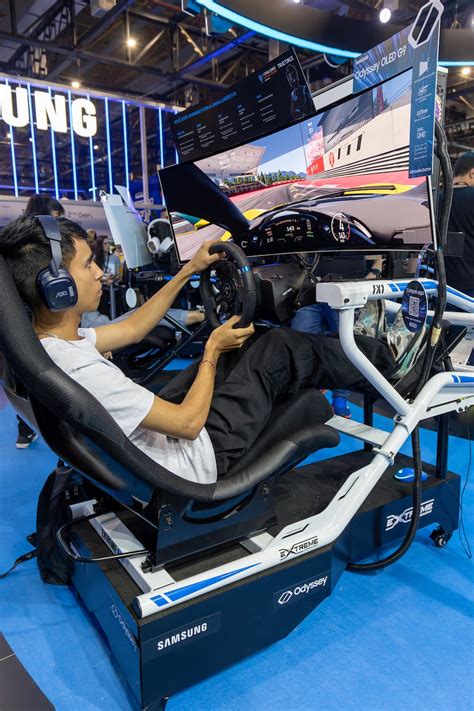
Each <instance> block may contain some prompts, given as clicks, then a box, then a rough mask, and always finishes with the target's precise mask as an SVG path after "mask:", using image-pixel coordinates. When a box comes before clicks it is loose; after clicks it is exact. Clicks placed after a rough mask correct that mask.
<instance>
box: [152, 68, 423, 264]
mask: <svg viewBox="0 0 474 711" xmlns="http://www.w3.org/2000/svg"><path fill="white" fill-rule="evenodd" d="M410 100H411V70H409V71H407V72H404V73H403V74H401V75H399V76H397V77H395V78H393V79H390V80H389V81H386V82H384V83H383V84H380V85H378V86H376V87H374V88H372V89H369V90H367V91H364V92H362V93H360V94H357V95H355V96H354V95H351V96H350V97H348V98H346V99H344V100H343V101H341V102H339V103H337V104H335V105H332V106H331V107H329V108H327V109H324V110H322V111H320V112H319V113H317V114H316V115H315V116H314V117H313V118H311V119H308V120H305V121H302V122H301V123H299V124H297V125H293V126H290V127H288V128H285V129H283V130H280V131H277V132H275V133H272V134H270V135H267V136H265V137H263V138H259V139H256V140H253V141H251V142H249V143H246V144H244V145H240V146H238V147H236V148H234V149H232V150H229V151H226V152H224V153H219V154H217V155H213V156H211V157H209V158H205V159H203V160H200V161H198V162H195V163H182V164H179V165H176V166H172V167H170V168H165V169H164V170H162V171H160V180H161V184H162V189H163V197H164V200H165V202H166V206H167V209H168V212H169V214H170V218H171V224H172V229H173V234H174V239H175V244H176V248H177V252H178V258H179V260H180V262H185V261H187V260H189V259H190V258H191V257H192V256H193V254H194V253H195V251H196V250H197V249H198V247H199V246H200V244H201V243H202V242H204V241H205V240H209V239H218V238H220V239H224V240H227V239H233V240H234V241H235V242H236V243H237V244H239V245H240V246H241V247H242V249H243V250H244V251H245V253H246V254H247V255H248V256H265V255H273V254H288V253H294V252H325V251H326V252H327V251H331V252H334V251H341V250H344V251H346V250H347V251H354V250H357V251H364V252H380V251H386V250H396V251H400V250H410V251H419V250H420V249H421V248H422V246H423V245H425V244H428V243H431V242H433V241H434V231H433V219H432V207H431V195H430V190H429V185H428V181H427V179H426V178H415V179H413V178H409V176H408V151H409V140H410Z"/></svg>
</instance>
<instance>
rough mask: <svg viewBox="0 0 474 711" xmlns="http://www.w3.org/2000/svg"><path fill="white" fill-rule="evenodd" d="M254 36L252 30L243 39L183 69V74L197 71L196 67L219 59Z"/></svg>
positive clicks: (240, 38)
mask: <svg viewBox="0 0 474 711" xmlns="http://www.w3.org/2000/svg"><path fill="white" fill-rule="evenodd" d="M254 35H255V32H254V31H253V30H250V32H246V33H245V34H244V35H242V36H241V37H236V38H235V39H234V40H232V42H227V44H224V45H223V46H222V47H218V48H217V49H215V50H214V52H209V54H206V55H204V57H201V59H197V60H196V61H195V62H193V63H192V64H189V65H188V66H187V67H185V68H184V69H183V72H189V71H191V70H193V69H195V68H196V67H200V66H201V65H202V64H207V62H210V61H211V60H212V59H215V58H216V57H219V56H220V55H221V54H224V52H228V51H229V49H232V47H238V45H239V44H242V42H246V41H247V40H248V39H250V38H251V37H254Z"/></svg>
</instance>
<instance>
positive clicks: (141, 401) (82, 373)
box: [41, 328, 217, 484]
mask: <svg viewBox="0 0 474 711" xmlns="http://www.w3.org/2000/svg"><path fill="white" fill-rule="evenodd" d="M78 335H79V336H81V340H79V341H66V340H64V339H62V338H54V337H49V338H43V339H41V343H42V344H43V346H44V348H45V349H46V351H47V353H48V355H49V357H50V358H51V360H53V361H54V362H55V363H56V365H58V366H59V367H60V368H61V370H63V371H64V372H65V373H67V375H69V376H70V377H71V378H72V379H73V380H75V381H76V382H77V383H79V384H80V385H82V386H83V387H84V388H86V390H88V391H89V392H90V393H91V394H92V395H93V396H94V397H95V398H96V399H97V400H99V402H101V403H102V405H103V406H104V407H105V409H106V410H107V411H108V412H109V414H110V415H112V417H113V418H114V420H115V421H116V422H117V424H118V425H119V427H120V428H121V429H122V430H123V431H124V432H125V434H126V435H127V437H128V438H129V439H130V441H131V442H133V444H134V445H135V446H136V447H138V448H139V449H141V450H142V452H144V453H145V454H147V455H148V456H149V457H151V459H154V460H155V461H156V462H158V463H159V464H161V465H162V466H163V467H165V468H166V469H169V471H171V472H173V473H174V474H177V475H178V476H180V477H182V478H183V479H188V480H190V481H196V482H198V483H200V484H209V483H212V482H215V481H216V478H217V467H216V458H215V455H214V449H213V447H212V444H211V440H210V438H209V435H208V433H207V432H206V430H205V428H203V429H202V430H201V432H200V433H199V436H198V437H197V438H196V439H195V440H187V439H177V438H175V437H168V436H167V435H164V434H161V433H160V432H153V431H152V430H148V429H146V428H144V427H140V426H139V425H140V422H142V420H143V419H144V418H145V417H146V415H147V414H148V413H149V411H150V409H151V406H152V404H153V400H154V397H155V396H154V395H153V393H152V392H150V391H149V390H146V388H142V387H141V385H137V384H136V383H134V382H133V380H130V378H127V377H126V375H124V374H123V372H122V371H121V370H120V368H117V366H116V365H114V363H112V362H111V361H109V360H107V359H106V358H104V357H103V356H102V355H101V354H100V353H99V351H98V350H97V348H96V347H95V343H96V332H95V329H93V328H79V329H78Z"/></svg>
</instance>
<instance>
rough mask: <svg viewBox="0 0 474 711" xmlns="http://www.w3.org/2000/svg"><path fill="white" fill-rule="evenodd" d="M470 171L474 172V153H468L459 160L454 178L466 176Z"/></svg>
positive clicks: (455, 167) (455, 166) (455, 165)
mask: <svg viewBox="0 0 474 711" xmlns="http://www.w3.org/2000/svg"><path fill="white" fill-rule="evenodd" d="M470 170H474V151H468V152H467V153H464V155H462V156H461V157H460V158H458V159H457V161H456V163H455V164H454V177H455V178H458V177H459V176H461V175H466V174H467V173H469V171H470Z"/></svg>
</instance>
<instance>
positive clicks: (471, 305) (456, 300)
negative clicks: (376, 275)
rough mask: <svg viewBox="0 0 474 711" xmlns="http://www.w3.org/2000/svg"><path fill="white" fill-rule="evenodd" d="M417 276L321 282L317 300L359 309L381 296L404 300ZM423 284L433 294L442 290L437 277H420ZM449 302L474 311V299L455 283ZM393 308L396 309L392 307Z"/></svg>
mask: <svg viewBox="0 0 474 711" xmlns="http://www.w3.org/2000/svg"><path fill="white" fill-rule="evenodd" d="M411 281H413V279H394V280H393V281H350V282H345V281H344V282H341V281H333V282H321V283H320V284H318V285H317V286H316V299H317V301H318V302H320V303H326V304H329V306H331V307H332V308H333V309H346V308H351V307H355V308H359V307H361V306H364V305H365V304H366V303H367V301H377V300H378V299H401V298H402V296H403V294H404V293H405V289H406V288H407V286H408V284H409V283H410V282H411ZM416 281H418V282H420V284H423V286H424V288H425V291H426V293H427V294H428V295H430V296H435V295H436V294H437V293H438V282H437V281H435V280H434V279H417V280H416ZM447 302H448V303H449V304H452V305H453V306H456V307H459V308H461V309H463V311H465V312H466V313H469V314H474V298H473V297H472V296H467V294H463V293H462V292H461V291H458V290H457V289H453V288H452V287H451V286H448V287H447ZM389 308H390V310H393V308H391V307H390V306H389Z"/></svg>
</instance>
